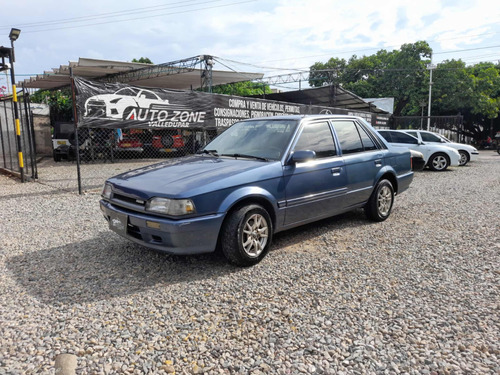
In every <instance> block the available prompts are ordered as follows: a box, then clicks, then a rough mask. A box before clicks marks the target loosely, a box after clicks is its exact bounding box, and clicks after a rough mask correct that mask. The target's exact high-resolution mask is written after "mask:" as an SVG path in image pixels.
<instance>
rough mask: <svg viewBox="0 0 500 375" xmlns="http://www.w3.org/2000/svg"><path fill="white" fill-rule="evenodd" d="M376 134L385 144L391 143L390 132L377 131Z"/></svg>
mask: <svg viewBox="0 0 500 375" xmlns="http://www.w3.org/2000/svg"><path fill="white" fill-rule="evenodd" d="M378 134H380V135H381V136H382V137H383V138H384V139H385V140H386V141H387V142H392V139H391V133H390V132H388V131H383V130H379V131H378Z"/></svg>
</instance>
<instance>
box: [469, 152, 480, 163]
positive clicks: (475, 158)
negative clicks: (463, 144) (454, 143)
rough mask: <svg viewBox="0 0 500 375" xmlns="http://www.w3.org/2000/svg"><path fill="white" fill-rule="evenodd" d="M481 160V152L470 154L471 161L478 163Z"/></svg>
mask: <svg viewBox="0 0 500 375" xmlns="http://www.w3.org/2000/svg"><path fill="white" fill-rule="evenodd" d="M478 158H479V151H472V152H471V153H470V160H469V161H476V160H477V159H478Z"/></svg>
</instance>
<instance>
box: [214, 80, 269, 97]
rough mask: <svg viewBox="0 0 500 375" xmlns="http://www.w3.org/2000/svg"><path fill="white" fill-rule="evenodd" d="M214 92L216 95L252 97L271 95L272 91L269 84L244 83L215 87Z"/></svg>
mask: <svg viewBox="0 0 500 375" xmlns="http://www.w3.org/2000/svg"><path fill="white" fill-rule="evenodd" d="M212 92H213V93H215V94H225V95H237V96H252V95H262V94H270V93H271V92H272V91H271V88H270V87H269V85H267V84H263V83H258V82H251V81H244V82H235V83H228V84H225V85H218V86H214V87H212Z"/></svg>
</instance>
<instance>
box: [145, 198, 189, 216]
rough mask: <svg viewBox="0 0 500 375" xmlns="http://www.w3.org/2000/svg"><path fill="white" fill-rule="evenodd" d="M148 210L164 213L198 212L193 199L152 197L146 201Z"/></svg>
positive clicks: (185, 213) (187, 213)
mask: <svg viewBox="0 0 500 375" xmlns="http://www.w3.org/2000/svg"><path fill="white" fill-rule="evenodd" d="M146 211H151V212H157V213H160V214H164V215H174V216H179V215H189V214H194V213H195V212H196V210H195V208H194V203H193V201H192V200H191V199H168V198H151V199H150V200H149V201H148V202H147V203H146Z"/></svg>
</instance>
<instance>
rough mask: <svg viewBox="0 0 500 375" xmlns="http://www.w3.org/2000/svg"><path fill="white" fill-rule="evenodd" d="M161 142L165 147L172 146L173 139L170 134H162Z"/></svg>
mask: <svg viewBox="0 0 500 375" xmlns="http://www.w3.org/2000/svg"><path fill="white" fill-rule="evenodd" d="M161 144H162V145H163V146H164V147H166V148H172V146H173V145H174V139H173V138H172V136H171V135H162V137H161Z"/></svg>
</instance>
